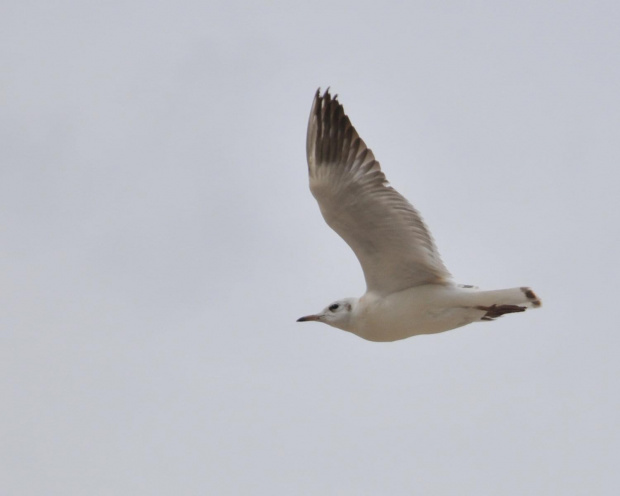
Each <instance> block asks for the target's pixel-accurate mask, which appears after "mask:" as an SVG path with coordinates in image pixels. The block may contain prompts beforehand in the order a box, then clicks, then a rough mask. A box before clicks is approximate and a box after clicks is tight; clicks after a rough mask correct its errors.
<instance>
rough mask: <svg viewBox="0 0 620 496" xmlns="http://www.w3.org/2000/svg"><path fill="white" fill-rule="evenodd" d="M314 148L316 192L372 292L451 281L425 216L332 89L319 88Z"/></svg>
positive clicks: (310, 147) (312, 124)
mask: <svg viewBox="0 0 620 496" xmlns="http://www.w3.org/2000/svg"><path fill="white" fill-rule="evenodd" d="M306 148H307V150H306V151H307V154H308V173H309V176H310V190H311V191H312V194H313V195H314V197H315V198H316V200H317V201H318V203H319V207H320V208H321V213H322V214H323V218H324V219H325V221H326V222H327V224H329V226H330V227H331V228H332V229H333V230H334V231H336V232H337V233H338V234H339V235H340V236H341V237H342V238H343V239H344V240H345V241H346V242H347V244H348V245H349V246H350V247H351V248H352V249H353V251H354V252H355V255H357V258H358V259H359V261H360V264H361V265H362V269H363V270H364V277H365V278H366V285H367V288H368V291H373V292H377V293H380V294H390V293H393V292H396V291H401V290H403V289H406V288H409V287H413V286H419V285H422V284H427V283H443V282H447V281H448V280H450V278H451V276H450V273H449V272H448V270H447V269H446V267H445V266H444V264H443V262H442V261H441V258H440V257H439V253H438V252H437V248H436V247H435V243H434V241H433V238H432V237H431V235H430V233H429V231H428V229H427V228H426V226H425V225H424V222H423V221H422V218H421V217H420V214H419V213H418V212H417V210H416V209H415V208H413V206H412V205H411V204H410V203H409V202H408V201H407V200H406V199H405V198H404V197H403V196H402V195H401V194H399V193H398V191H396V190H395V189H394V188H392V187H391V186H390V185H389V183H388V181H387V179H386V177H385V175H384V174H383V172H382V171H381V167H380V166H379V162H377V161H376V160H375V157H374V155H373V153H372V151H370V150H369V149H368V148H367V147H366V144H365V143H364V142H363V141H362V139H361V138H360V137H359V136H358V134H357V132H356V131H355V128H354V127H353V126H352V125H351V121H349V118H348V117H347V116H346V115H345V113H344V109H343V107H342V105H341V104H340V102H338V100H337V96H335V97H334V98H332V97H331V96H330V94H329V91H326V92H325V93H324V94H323V95H322V96H321V94H320V91H319V90H317V92H316V95H315V97H314V102H313V104H312V110H311V112H310V121H309V122H308V136H307V142H306Z"/></svg>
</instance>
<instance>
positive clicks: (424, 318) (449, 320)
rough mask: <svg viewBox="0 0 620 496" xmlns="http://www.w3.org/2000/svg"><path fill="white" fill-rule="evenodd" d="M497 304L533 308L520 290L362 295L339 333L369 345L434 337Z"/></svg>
mask: <svg viewBox="0 0 620 496" xmlns="http://www.w3.org/2000/svg"><path fill="white" fill-rule="evenodd" d="M499 301H501V302H502V303H501V304H502V305H515V306H518V305H526V306H533V304H532V302H531V301H530V300H529V299H528V298H527V297H526V296H525V293H524V290H523V289H522V288H513V289H500V290H495V291H478V290H477V289H470V288H463V287H459V286H456V285H453V284H425V285H423V286H416V287H413V288H408V289H405V290H403V291H398V292H396V293H391V294H389V295H387V296H381V295H378V294H375V293H372V292H370V293H366V294H364V296H362V297H361V298H360V299H359V300H358V301H357V305H353V309H352V312H351V318H350V321H349V322H348V323H347V324H345V326H344V327H343V328H342V329H343V330H345V331H349V332H352V333H353V334H356V335H358V336H360V337H362V338H364V339H367V340H369V341H396V340H399V339H405V338H408V337H411V336H416V335H420V334H436V333H438V332H444V331H449V330H450V329H456V328H457V327H462V326H464V325H467V324H471V323H472V322H476V321H479V320H480V319H481V318H482V317H483V316H484V315H485V314H486V313H487V311H486V310H481V309H480V307H485V308H486V307H490V306H492V305H494V304H495V305H496V304H497V302H499ZM517 311H521V310H517Z"/></svg>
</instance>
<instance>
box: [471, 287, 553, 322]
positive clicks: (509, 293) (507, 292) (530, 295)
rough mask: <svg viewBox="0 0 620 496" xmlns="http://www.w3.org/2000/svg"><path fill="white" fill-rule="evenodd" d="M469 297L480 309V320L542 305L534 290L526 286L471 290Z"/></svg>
mask: <svg viewBox="0 0 620 496" xmlns="http://www.w3.org/2000/svg"><path fill="white" fill-rule="evenodd" d="M471 298H472V302H475V307H474V308H476V310H480V311H481V314H480V320H495V319H496V318H497V317H501V316H502V315H504V314H507V313H516V312H525V310H526V309H528V308H538V307H540V306H541V305H542V302H541V301H540V299H539V298H538V296H536V294H535V293H534V291H532V290H531V289H530V288H526V287H522V288H510V289H496V290H493V291H472V294H471Z"/></svg>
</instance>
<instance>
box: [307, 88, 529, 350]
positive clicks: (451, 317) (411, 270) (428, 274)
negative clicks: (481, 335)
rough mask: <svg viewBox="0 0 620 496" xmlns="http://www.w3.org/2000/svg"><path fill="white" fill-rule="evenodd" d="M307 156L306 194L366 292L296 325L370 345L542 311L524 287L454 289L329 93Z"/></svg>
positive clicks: (315, 108) (320, 102) (416, 218)
mask: <svg viewBox="0 0 620 496" xmlns="http://www.w3.org/2000/svg"><path fill="white" fill-rule="evenodd" d="M307 154H308V172H309V179H310V190H311V191H312V194H313V195H314V197H315V198H316V200H317V202H318V203H319V207H320V209H321V213H322V214H323V218H324V219H325V221H326V222H327V224H328V225H329V226H330V227H331V228H332V229H334V231H336V232H337V233H338V234H339V235H340V236H341V237H342V238H343V239H344V240H345V241H346V242H347V243H348V244H349V246H350V247H351V248H352V250H353V251H354V252H355V254H356V256H357V258H358V260H359V261H360V264H361V265H362V269H363V271H364V277H365V279H366V286H367V291H366V294H364V296H362V297H361V298H359V299H358V298H347V299H344V300H340V301H337V302H334V303H333V304H331V305H330V306H328V307H327V308H326V309H324V310H323V312H321V313H318V314H314V315H308V316H306V317H302V318H300V319H299V320H298V321H299V322H304V321H311V320H312V321H319V322H324V323H326V324H329V325H331V326H333V327H337V328H339V329H342V330H345V331H349V332H352V333H353V334H356V335H358V336H360V337H362V338H364V339H367V340H370V341H395V340H399V339H405V338H408V337H411V336H415V335H419V334H434V333H438V332H443V331H447V330H450V329H454V328H457V327H461V326H464V325H467V324H470V323H472V322H476V321H485V320H487V321H488V320H494V319H496V318H497V317H500V316H501V315H504V314H507V313H515V312H523V311H525V309H526V308H528V307H534V308H535V307H539V306H540V304H541V303H540V300H539V299H538V298H537V296H536V295H535V294H534V292H533V291H532V290H531V289H529V288H527V287H520V288H511V289H500V290H493V291H479V290H478V289H477V288H474V287H473V286H460V285H457V284H454V282H453V281H452V277H451V275H450V273H449V272H448V270H447V269H446V267H445V266H444V264H443V262H442V261H441V258H440V256H439V253H438V251H437V248H436V247H435V242H434V241H433V238H432V237H431V235H430V232H429V231H428V229H427V227H426V225H425V224H424V222H423V221H422V218H421V216H420V214H419V213H418V212H417V210H416V209H415V208H414V207H413V206H412V205H411V204H410V203H409V202H408V201H407V200H406V199H405V198H404V197H403V196H401V195H400V194H399V193H398V192H397V191H396V190H395V189H393V188H392V187H391V186H390V185H389V183H388V182H387V179H386V177H385V175H384V174H383V172H382V171H381V167H380V166H379V162H377V161H376V160H375V157H374V155H373V153H372V151H370V149H369V148H367V147H366V145H365V143H364V142H363V141H362V139H361V138H360V137H359V136H358V134H357V132H356V131H355V129H354V128H353V126H352V125H351V122H350V121H349V118H348V117H347V116H346V115H345V113H344V109H343V108H342V105H341V104H340V103H339V102H338V101H337V99H336V97H334V98H332V97H331V96H330V94H329V92H327V91H326V92H325V94H324V95H323V96H321V95H320V93H319V91H317V93H316V95H315V98H314V102H313V105H312V110H311V112H310V121H309V123H308V137H307Z"/></svg>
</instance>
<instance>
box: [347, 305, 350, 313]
mask: <svg viewBox="0 0 620 496" xmlns="http://www.w3.org/2000/svg"><path fill="white" fill-rule="evenodd" d="M350 311H351V304H350V303H347V312H350Z"/></svg>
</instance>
